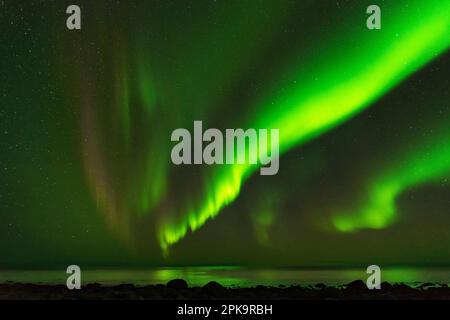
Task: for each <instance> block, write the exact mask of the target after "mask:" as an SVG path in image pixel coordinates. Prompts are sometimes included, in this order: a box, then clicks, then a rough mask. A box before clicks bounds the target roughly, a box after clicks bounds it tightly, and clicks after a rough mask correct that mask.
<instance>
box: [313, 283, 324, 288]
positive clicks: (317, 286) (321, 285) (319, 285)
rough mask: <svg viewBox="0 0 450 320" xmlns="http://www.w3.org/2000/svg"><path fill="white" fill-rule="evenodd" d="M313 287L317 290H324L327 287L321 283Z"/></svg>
mask: <svg viewBox="0 0 450 320" xmlns="http://www.w3.org/2000/svg"><path fill="white" fill-rule="evenodd" d="M315 287H316V288H317V289H325V288H326V287H327V286H326V285H324V284H323V283H318V284H316V285H315Z"/></svg>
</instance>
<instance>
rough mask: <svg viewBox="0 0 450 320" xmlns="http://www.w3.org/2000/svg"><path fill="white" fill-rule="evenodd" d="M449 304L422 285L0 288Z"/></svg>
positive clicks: (3, 293)
mask: <svg viewBox="0 0 450 320" xmlns="http://www.w3.org/2000/svg"><path fill="white" fill-rule="evenodd" d="M211 299H212V300H353V299H357V300H372V299H375V300H398V299H408V300H410V299H424V300H428V299H440V300H450V288H449V287H448V286H447V285H446V284H442V285H440V284H431V283H424V284H421V285H419V286H417V287H410V286H408V285H406V284H390V283H387V282H383V283H382V284H381V289H380V290H369V289H367V287H366V285H365V283H364V282H363V281H361V280H356V281H353V282H351V283H349V284H346V285H343V286H338V287H335V286H334V287H331V286H326V285H324V284H317V285H314V286H278V287H267V286H262V285H259V286H256V287H251V288H228V287H223V286H222V285H220V284H219V283H217V282H214V281H212V282H209V283H207V284H206V285H204V286H203V287H188V285H187V283H186V281H184V280H182V279H174V280H171V281H169V282H168V283H167V284H166V285H162V284H161V285H149V286H135V285H133V284H120V285H115V286H104V285H100V284H96V283H93V284H88V285H85V286H83V287H82V288H81V290H68V289H67V287H66V286H65V285H43V284H21V283H4V284H0V300H211Z"/></svg>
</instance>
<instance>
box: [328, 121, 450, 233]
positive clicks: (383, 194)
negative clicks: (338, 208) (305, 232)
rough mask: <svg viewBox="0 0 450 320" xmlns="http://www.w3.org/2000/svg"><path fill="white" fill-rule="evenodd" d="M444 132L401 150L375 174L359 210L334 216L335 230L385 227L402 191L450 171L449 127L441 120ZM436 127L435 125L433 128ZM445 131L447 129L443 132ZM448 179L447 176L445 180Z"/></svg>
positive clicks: (391, 216)
mask: <svg viewBox="0 0 450 320" xmlns="http://www.w3.org/2000/svg"><path fill="white" fill-rule="evenodd" d="M443 128H444V134H436V133H434V134H433V139H432V140H431V141H428V143H422V144H419V145H417V142H414V141H411V145H412V146H414V147H415V148H414V149H413V150H412V151H410V152H405V153H404V152H402V156H401V157H397V159H394V160H393V161H391V162H389V163H388V164H387V166H386V167H385V168H383V169H384V170H381V172H379V173H377V174H376V175H375V179H374V180H373V182H372V184H371V187H370V189H369V198H368V199H365V201H364V204H363V205H361V208H360V209H359V210H356V211H355V212H351V214H340V215H337V216H336V217H335V218H334V219H333V224H334V226H335V227H336V229H337V230H339V231H342V232H351V231H354V230H357V229H359V228H372V229H379V228H384V227H386V226H387V225H389V224H390V223H392V222H393V221H394V220H395V218H396V217H397V215H396V207H395V200H396V198H397V196H399V195H400V194H401V193H402V192H404V191H405V190H407V189H408V188H412V187H414V186H416V185H419V184H421V183H424V182H432V181H433V180H437V179H439V178H445V177H448V176H449V175H450V131H449V129H450V128H449V126H448V124H444V127H443ZM435 130H436V129H435ZM445 131H447V132H445ZM446 181H447V182H448V180H446Z"/></svg>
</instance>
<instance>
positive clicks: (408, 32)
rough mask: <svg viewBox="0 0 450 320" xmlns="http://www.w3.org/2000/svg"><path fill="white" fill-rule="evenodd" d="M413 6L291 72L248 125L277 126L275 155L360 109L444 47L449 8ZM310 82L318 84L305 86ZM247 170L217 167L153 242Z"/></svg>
mask: <svg viewBox="0 0 450 320" xmlns="http://www.w3.org/2000/svg"><path fill="white" fill-rule="evenodd" d="M411 6H412V5H411ZM415 9H416V10H414V11H412V12H408V13H404V12H402V13H398V14H397V15H395V14H394V15H391V17H388V18H387V19H385V20H384V21H385V23H384V25H385V26H386V25H388V26H391V28H393V29H391V30H381V31H380V33H379V37H373V33H372V35H369V31H367V30H365V31H361V33H358V34H355V35H354V36H355V38H357V39H358V41H356V40H355V42H353V45H354V46H353V47H349V48H346V50H344V53H341V55H337V56H336V57H334V56H333V55H332V54H328V55H327V54H324V55H322V56H321V57H320V59H318V62H319V64H321V65H322V66H323V67H322V69H320V68H317V69H314V68H312V67H311V68H308V69H307V70H308V72H309V74H307V75H306V76H305V74H304V73H305V71H303V73H302V71H297V74H295V72H294V75H293V81H292V83H291V86H290V88H289V90H287V91H286V90H284V91H283V90H282V89H284V88H278V89H277V90H278V91H274V95H273V96H270V97H268V98H267V100H266V101H265V103H261V107H260V108H259V113H260V114H262V116H260V117H256V121H255V122H254V123H253V125H251V126H250V127H256V128H279V129H280V151H286V150H288V149H290V148H292V147H294V146H298V145H300V144H302V143H305V142H307V141H309V140H311V139H313V138H315V137H317V136H318V135H320V134H322V133H324V132H326V131H328V130H330V129H332V128H334V127H336V126H338V125H339V124H341V123H342V122H344V121H346V120H348V119H349V118H351V117H352V116H354V115H355V114H356V113H358V112H360V111H362V110H364V109H365V108H367V107H368V106H369V105H370V104H371V103H373V102H374V101H375V100H376V99H378V98H379V97H380V96H382V95H383V94H385V93H386V92H387V91H389V90H390V89H392V88H393V87H394V86H395V85H397V84H398V83H399V82H401V81H402V80H403V79H405V78H406V77H407V76H409V75H410V74H412V73H413V72H415V71H416V70H418V69H419V68H420V67H422V66H423V65H424V64H426V63H427V62H429V61H430V60H432V59H433V58H435V57H436V56H437V55H439V54H440V53H442V52H443V51H445V50H446V49H447V48H448V46H449V45H450V36H449V35H450V3H445V2H441V1H427V2H421V3H416V4H415ZM391 13H393V12H391ZM371 32H373V31H371ZM349 36H350V35H349ZM332 51H333V47H331V48H330V52H332ZM301 67H302V65H300V66H299V69H300V70H301ZM304 69H305V68H304ZM314 79H318V80H317V81H311V80H314ZM305 80H307V81H308V82H305ZM279 92H283V93H282V94H280V93H279ZM255 169H256V167H255V166H249V165H234V166H222V167H221V168H219V169H218V170H217V173H216V175H214V177H213V179H212V181H208V184H207V185H208V187H209V190H210V191H209V192H207V195H206V198H205V199H204V201H202V202H201V203H199V204H198V205H197V206H195V207H194V208H192V209H190V210H188V212H187V214H186V215H184V216H182V217H179V218H177V219H173V218H172V219H170V220H169V219H168V220H165V221H162V223H161V225H160V237H159V239H160V245H161V247H162V248H163V250H166V249H168V247H169V246H170V245H171V244H174V243H176V242H177V241H179V240H180V239H181V238H183V237H184V236H185V235H186V234H187V232H188V230H191V231H195V230H196V229H198V228H199V227H200V226H202V225H203V224H204V223H205V222H206V221H207V220H208V219H210V218H212V217H214V216H216V215H217V214H218V213H219V211H220V210H221V209H222V208H223V207H224V206H226V205H228V204H229V203H230V202H232V201H234V200H235V199H236V197H237V196H238V194H239V192H240V190H241V186H242V183H243V182H244V181H245V180H246V178H247V177H248V176H249V175H250V174H251V173H252V172H253V171H254V170H255ZM392 188H394V189H393V190H391V191H390V192H387V191H386V194H385V193H384V192H381V194H380V195H378V197H380V198H382V199H383V198H385V197H387V198H389V197H390V195H391V194H396V190H395V187H394V186H393V187H392ZM376 217H377V216H375V218H372V219H378V218H376Z"/></svg>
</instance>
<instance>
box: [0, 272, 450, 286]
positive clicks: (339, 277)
mask: <svg viewBox="0 0 450 320" xmlns="http://www.w3.org/2000/svg"><path fill="white" fill-rule="evenodd" d="M368 276H369V275H368V274H366V272H365V269H364V268H361V269H358V268H354V269H292V268H291V269H287V268H283V269H254V268H240V267H180V268H158V269H147V270H144V269H137V270H136V269H132V270H82V271H81V280H82V283H83V284H88V283H100V284H103V285H116V284H123V283H132V284H134V285H136V286H144V285H150V284H166V283H167V282H168V281H169V280H172V279H176V278H181V279H184V280H186V281H187V282H188V284H189V285H190V286H202V285H204V284H206V283H208V282H209V281H217V282H219V283H220V284H222V285H224V286H229V287H252V286H256V285H267V286H279V285H284V286H289V285H303V286H305V285H313V284H317V283H324V284H326V285H333V286H336V285H343V284H347V283H349V282H351V281H354V280H358V279H360V280H363V281H365V280H366V279H367V277H368ZM67 277H68V274H66V272H65V270H20V271H18V270H0V283H5V282H18V283H34V284H65V283H66V279H67ZM381 278H382V281H388V282H390V283H405V284H409V285H412V286H414V285H418V284H420V283H425V282H431V283H440V284H444V283H445V284H450V268H387V269H382V276H381Z"/></svg>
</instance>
